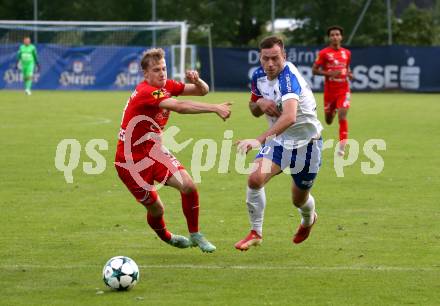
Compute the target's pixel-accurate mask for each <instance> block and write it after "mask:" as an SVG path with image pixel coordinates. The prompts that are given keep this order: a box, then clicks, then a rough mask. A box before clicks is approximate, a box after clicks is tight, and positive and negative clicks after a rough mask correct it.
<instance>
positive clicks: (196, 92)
mask: <svg viewBox="0 0 440 306" xmlns="http://www.w3.org/2000/svg"><path fill="white" fill-rule="evenodd" d="M185 76H186V79H187V80H188V82H189V83H187V84H185V89H184V90H183V93H182V95H183V96H204V95H206V94H207V93H208V92H209V86H208V84H206V82H205V81H203V80H202V79H201V78H200V76H199V73H198V72H197V71H195V70H188V71H187V72H186V75H185Z"/></svg>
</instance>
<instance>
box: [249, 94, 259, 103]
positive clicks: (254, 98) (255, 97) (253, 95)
mask: <svg viewBox="0 0 440 306" xmlns="http://www.w3.org/2000/svg"><path fill="white" fill-rule="evenodd" d="M260 98H261V96H257V95H256V94H254V93H253V92H252V93H251V101H252V102H257V101H258V99H260Z"/></svg>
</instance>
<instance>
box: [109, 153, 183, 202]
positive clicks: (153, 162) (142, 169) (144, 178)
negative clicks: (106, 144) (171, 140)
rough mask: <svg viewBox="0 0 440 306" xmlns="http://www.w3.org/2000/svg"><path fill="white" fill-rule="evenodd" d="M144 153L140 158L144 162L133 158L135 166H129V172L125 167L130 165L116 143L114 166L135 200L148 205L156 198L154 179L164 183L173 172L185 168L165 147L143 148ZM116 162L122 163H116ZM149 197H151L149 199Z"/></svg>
mask: <svg viewBox="0 0 440 306" xmlns="http://www.w3.org/2000/svg"><path fill="white" fill-rule="evenodd" d="M121 148H122V149H121ZM153 151H154V152H153ZM138 153H139V152H136V156H139V155H138ZM144 153H145V155H144V157H146V158H144V159H142V160H143V161H144V162H142V161H141V159H139V160H136V159H135V160H134V163H135V165H137V167H136V169H134V167H133V166H131V169H132V171H131V172H130V170H129V169H127V167H128V168H130V166H129V165H127V163H126V159H125V157H124V151H123V146H119V145H118V150H117V151H116V157H115V167H116V171H117V172H118V175H119V178H120V179H121V180H122V182H123V183H124V184H125V186H127V188H128V190H129V191H130V192H131V194H132V195H133V196H134V197H135V198H136V200H137V201H138V202H140V203H141V204H143V205H148V204H152V203H153V202H154V201H155V199H156V198H157V193H156V188H155V187H154V182H155V181H156V182H159V183H161V184H164V185H165V184H166V181H167V180H168V179H169V178H170V177H171V176H173V174H174V173H176V172H178V171H180V170H183V169H185V168H184V167H183V165H182V164H181V163H180V162H179V161H178V160H177V159H176V158H175V157H174V155H173V154H171V153H170V152H169V151H168V150H167V149H166V148H165V147H161V148H160V149H155V150H151V148H150V150H145V152H144ZM147 157H148V158H147ZM118 163H120V164H122V165H118ZM139 163H142V164H139ZM139 165H140V166H139ZM138 168H139V169H138ZM153 195H154V196H153ZM149 198H151V200H150V201H149Z"/></svg>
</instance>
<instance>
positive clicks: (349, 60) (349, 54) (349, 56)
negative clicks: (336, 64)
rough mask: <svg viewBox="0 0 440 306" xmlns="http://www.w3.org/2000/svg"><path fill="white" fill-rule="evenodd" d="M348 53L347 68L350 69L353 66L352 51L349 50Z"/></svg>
mask: <svg viewBox="0 0 440 306" xmlns="http://www.w3.org/2000/svg"><path fill="white" fill-rule="evenodd" d="M347 52H348V61H347V68H349V67H350V65H351V52H350V50H347Z"/></svg>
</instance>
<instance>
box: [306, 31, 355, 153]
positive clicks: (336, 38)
mask: <svg viewBox="0 0 440 306" xmlns="http://www.w3.org/2000/svg"><path fill="white" fill-rule="evenodd" d="M343 34H344V30H343V28H342V27H340V26H331V27H329V28H328V29H327V36H328V39H329V46H328V47H327V48H324V49H322V50H321V51H320V52H319V55H318V58H317V59H316V61H315V63H314V64H313V68H312V71H313V74H317V75H323V76H325V82H324V112H325V121H326V122H327V124H331V123H332V122H333V119H334V117H335V115H336V111H337V112H338V119H339V150H338V154H339V155H340V156H343V155H344V154H345V145H346V142H347V138H348V122H347V112H348V109H349V108H350V84H349V81H348V80H352V79H353V74H352V72H351V70H350V62H351V52H350V51H349V50H348V49H345V48H342V46H341V42H342V35H343Z"/></svg>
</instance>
